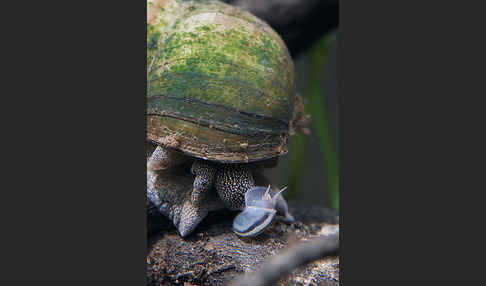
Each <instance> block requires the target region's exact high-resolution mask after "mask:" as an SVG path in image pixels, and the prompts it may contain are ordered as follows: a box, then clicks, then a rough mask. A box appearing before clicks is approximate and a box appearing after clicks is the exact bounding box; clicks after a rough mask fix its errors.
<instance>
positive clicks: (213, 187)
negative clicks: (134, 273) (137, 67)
mask: <svg viewBox="0 0 486 286" xmlns="http://www.w3.org/2000/svg"><path fill="white" fill-rule="evenodd" d="M147 4H148V5H147V7H148V11H147V113H146V119H147V140H148V141H149V142H150V143H151V144H154V145H152V146H153V147H155V149H154V151H153V152H151V154H150V157H148V159H147V183H148V198H149V199H150V200H151V201H152V202H153V203H154V205H156V206H157V205H158V206H159V207H160V208H162V203H161V200H160V197H161V195H160V192H158V191H154V189H156V188H154V186H155V185H154V184H156V183H155V182H157V180H159V178H160V177H161V176H162V177H163V176H165V173H164V172H171V171H173V170H176V169H178V168H181V169H182V170H183V171H182V172H183V173H184V178H188V176H192V178H193V183H192V186H191V187H192V188H191V189H190V190H186V188H184V190H185V191H184V192H183V193H184V195H183V196H182V197H180V198H178V200H177V202H176V201H174V202H171V201H170V200H168V201H166V202H165V209H164V210H163V211H162V212H163V213H165V214H166V215H167V216H169V217H178V219H177V220H173V222H174V224H175V225H176V226H177V228H178V231H179V233H180V235H181V236H186V235H188V234H190V233H191V232H192V231H193V230H194V229H195V227H196V226H197V225H198V223H199V222H200V221H201V220H202V219H203V218H204V216H205V215H206V214H207V212H208V211H210V210H213V209H216V208H217V207H220V206H223V207H226V208H228V209H230V210H241V211H242V213H241V214H239V215H238V216H237V217H236V218H235V221H234V224H233V227H234V231H235V232H236V233H237V234H238V235H241V236H253V235H257V234H259V233H261V232H262V231H263V230H265V228H266V227H267V226H268V225H269V224H270V222H271V221H272V220H273V218H274V216H275V214H276V213H281V214H282V215H283V216H284V217H285V218H287V220H288V221H291V220H292V216H291V215H290V214H289V212H288V209H287V205H286V203H285V200H284V199H283V197H282V196H281V194H280V193H278V194H277V193H273V191H271V189H270V188H268V189H265V188H264V187H259V186H257V185H256V182H255V176H259V174H261V172H262V170H263V169H265V168H271V167H274V166H276V165H277V163H278V158H279V156H282V155H285V154H286V153H287V152H288V137H289V132H290V128H291V121H292V119H293V118H294V117H295V115H294V101H295V97H296V95H295V92H294V66H293V62H292V59H291V57H290V54H289V52H288V50H287V47H286V46H285V44H284V42H283V41H282V39H281V38H280V36H279V35H278V34H277V33H276V32H275V31H274V30H273V29H272V28H271V27H270V26H269V25H267V24H266V23H265V22H263V21H262V20H260V19H258V18H257V17H255V16H253V15H252V14H250V13H248V12H246V11H243V10H241V9H239V8H237V7H233V6H231V5H227V4H225V3H222V2H219V1H216V0H200V1H196V0H193V1H184V0H159V1H157V0H154V1H151V0H149V1H148V3H147ZM151 148H152V147H151ZM181 166H182V167H181ZM184 166H186V168H185V167H184ZM262 188H263V190H266V191H265V192H263V191H262ZM165 190H166V191H167V188H165ZM214 194H217V195H216V196H214ZM162 197H165V195H162ZM217 201H219V203H215V204H214V206H213V204H212V205H211V207H209V206H208V204H210V202H217ZM170 204H173V205H174V207H173V208H170V207H167V206H170ZM215 205H218V206H215ZM260 206H263V207H264V209H261V208H259V207H260ZM277 210H280V211H279V212H278V211H277ZM269 211H270V212H269Z"/></svg>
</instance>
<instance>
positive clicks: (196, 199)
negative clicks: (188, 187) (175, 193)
mask: <svg viewBox="0 0 486 286" xmlns="http://www.w3.org/2000/svg"><path fill="white" fill-rule="evenodd" d="M216 171H217V166H216V164H214V163H212V162H210V161H205V160H200V159H196V160H195V161H194V163H192V167H191V173H192V174H193V175H195V176H196V178H194V186H193V189H192V194H191V202H192V204H193V205H194V206H196V207H200V206H202V203H203V201H204V198H205V197H206V195H207V193H208V192H209V190H210V189H211V188H212V186H213V182H214V176H215V174H216Z"/></svg>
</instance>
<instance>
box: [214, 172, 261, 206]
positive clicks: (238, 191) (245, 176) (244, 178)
mask: <svg viewBox="0 0 486 286" xmlns="http://www.w3.org/2000/svg"><path fill="white" fill-rule="evenodd" d="M254 184H255V181H254V179H253V175H252V172H251V171H250V169H249V168H248V166H245V165H240V164H224V165H222V166H221V168H220V169H219V170H218V172H217V174H216V178H215V187H216V191H217V192H218V195H219V197H220V199H221V200H222V201H223V203H224V204H225V206H226V207H227V208H229V209H231V210H243V209H244V208H245V193H246V192H247V191H248V190H250V189H251V188H252V187H253V186H254Z"/></svg>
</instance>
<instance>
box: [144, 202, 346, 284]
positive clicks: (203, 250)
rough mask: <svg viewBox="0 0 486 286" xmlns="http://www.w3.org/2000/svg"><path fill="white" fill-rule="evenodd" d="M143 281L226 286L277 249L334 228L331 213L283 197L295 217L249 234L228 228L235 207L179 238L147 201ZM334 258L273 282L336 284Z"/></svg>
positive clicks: (335, 223)
mask: <svg viewBox="0 0 486 286" xmlns="http://www.w3.org/2000/svg"><path fill="white" fill-rule="evenodd" d="M147 206H148V208H147V209H148V214H147V218H148V220H147V228H148V253H147V285H228V284H229V283H230V282H231V281H232V280H234V279H235V278H238V277H240V276H241V275H242V274H244V273H246V272H252V271H255V270H258V269H259V268H260V267H261V266H262V265H263V264H264V263H265V262H266V261H268V259H269V258H271V257H272V256H274V255H275V254H277V253H279V252H280V251H281V250H282V249H284V248H286V247H288V246H292V245H295V244H297V243H299V242H300V241H304V240H308V239H311V238H314V237H317V236H320V235H326V234H329V233H332V232H336V231H338V229H339V226H338V223H339V221H338V220H339V218H338V216H337V212H335V211H333V210H330V209H326V208H322V207H310V206H308V205H299V204H294V203H292V202H289V209H290V212H291V213H292V214H293V215H294V217H295V219H296V222H294V223H285V222H283V221H281V220H276V221H275V222H274V223H272V225H271V226H270V227H269V229H268V230H266V231H265V232H264V233H263V234H261V235H259V236H257V237H255V238H242V237H238V236H237V235H236V234H235V233H234V232H233V231H232V220H233V218H234V217H235V215H236V214H237V212H231V211H228V210H220V211H214V212H211V213H209V215H208V216H207V217H206V218H205V219H204V220H203V221H202V222H201V224H200V225H199V226H198V227H197V228H196V230H195V231H194V233H192V234H191V235H189V236H188V237H186V238H181V237H180V236H179V234H178V232H177V230H176V229H175V227H174V226H173V224H172V222H171V221H169V220H168V219H166V218H165V217H163V216H162V215H161V214H160V213H159V212H158V210H157V209H155V208H154V207H153V205H151V203H149V202H147ZM338 284H339V258H338V257H326V258H324V259H321V260H318V261H314V262H312V263H310V264H308V265H305V266H303V267H300V268H298V269H296V270H294V271H293V272H292V274H291V275H289V276H287V277H284V278H283V279H282V280H280V281H279V283H277V285H338Z"/></svg>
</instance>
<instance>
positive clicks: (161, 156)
mask: <svg viewBox="0 0 486 286" xmlns="http://www.w3.org/2000/svg"><path fill="white" fill-rule="evenodd" d="M187 160H188V157H187V156H184V155H182V154H179V153H176V152H174V151H170V150H168V149H166V148H163V147H162V146H157V148H155V151H154V152H153V153H152V155H151V156H150V158H149V159H148V161H147V171H150V172H155V171H159V170H165V169H168V168H170V167H173V166H176V165H179V164H182V163H185V162H186V161H187Z"/></svg>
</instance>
